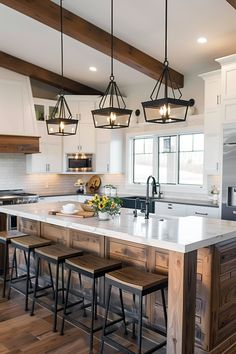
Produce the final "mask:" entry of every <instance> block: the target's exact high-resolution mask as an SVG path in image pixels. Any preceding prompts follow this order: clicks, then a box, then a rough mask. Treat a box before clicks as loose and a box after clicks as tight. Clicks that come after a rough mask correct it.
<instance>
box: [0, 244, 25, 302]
mask: <svg viewBox="0 0 236 354" xmlns="http://www.w3.org/2000/svg"><path fill="white" fill-rule="evenodd" d="M10 243H11V240H10V239H6V240H1V239H0V244H2V245H3V275H2V277H1V278H2V280H3V288H2V297H3V298H5V297H6V286H7V283H8V282H9V281H10V279H8V272H9V245H10ZM13 257H14V256H13ZM25 257H26V256H25ZM12 263H13V262H12ZM14 265H15V275H16V278H18V271H17V259H15V261H14ZM16 278H14V279H16ZM14 279H13V280H14Z"/></svg>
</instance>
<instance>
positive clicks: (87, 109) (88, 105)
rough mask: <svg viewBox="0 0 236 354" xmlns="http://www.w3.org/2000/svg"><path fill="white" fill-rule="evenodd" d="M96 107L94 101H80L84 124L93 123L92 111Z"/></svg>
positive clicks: (81, 121)
mask: <svg viewBox="0 0 236 354" xmlns="http://www.w3.org/2000/svg"><path fill="white" fill-rule="evenodd" d="M93 109H95V102H94V101H80V102H79V117H80V123H82V124H93V118H92V113H91V111H92V110H93Z"/></svg>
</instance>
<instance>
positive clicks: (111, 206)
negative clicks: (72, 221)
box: [88, 194, 122, 220]
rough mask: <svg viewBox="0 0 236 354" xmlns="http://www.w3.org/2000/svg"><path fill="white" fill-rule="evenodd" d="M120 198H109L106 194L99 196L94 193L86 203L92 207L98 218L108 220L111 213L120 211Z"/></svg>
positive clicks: (114, 213)
mask: <svg viewBox="0 0 236 354" xmlns="http://www.w3.org/2000/svg"><path fill="white" fill-rule="evenodd" d="M121 202H122V201H121V199H120V198H118V197H116V198H110V197H108V196H106V195H103V196H99V195H97V194H95V196H94V197H93V199H91V200H90V201H89V202H88V204H89V205H91V206H92V207H93V210H94V212H95V214H97V215H98V218H99V220H108V219H110V216H111V215H116V214H119V213H120V207H121Z"/></svg>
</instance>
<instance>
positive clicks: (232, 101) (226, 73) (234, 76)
mask: <svg viewBox="0 0 236 354" xmlns="http://www.w3.org/2000/svg"><path fill="white" fill-rule="evenodd" d="M216 61H217V62H219V63H220V64H221V67H222V68H221V80H222V121H223V123H231V122H233V123H234V122H236V55H235V54H234V55H229V56H228V57H224V58H220V59H217V60H216Z"/></svg>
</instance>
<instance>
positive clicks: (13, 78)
mask: <svg viewBox="0 0 236 354" xmlns="http://www.w3.org/2000/svg"><path fill="white" fill-rule="evenodd" d="M0 111H1V118H0V123H1V124H0V134H10V135H31V136H32V135H34V136H35V135H37V131H36V119H35V111H34V106H33V97H32V91H31V86H30V80H29V78H28V77H27V76H24V75H20V74H17V73H15V72H12V71H9V70H6V69H3V68H0Z"/></svg>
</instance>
